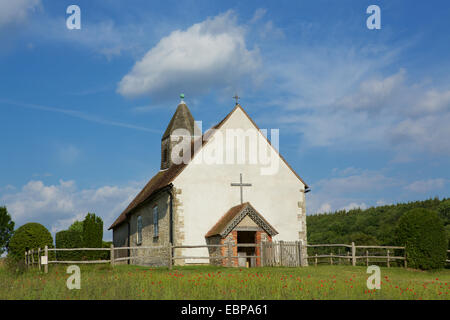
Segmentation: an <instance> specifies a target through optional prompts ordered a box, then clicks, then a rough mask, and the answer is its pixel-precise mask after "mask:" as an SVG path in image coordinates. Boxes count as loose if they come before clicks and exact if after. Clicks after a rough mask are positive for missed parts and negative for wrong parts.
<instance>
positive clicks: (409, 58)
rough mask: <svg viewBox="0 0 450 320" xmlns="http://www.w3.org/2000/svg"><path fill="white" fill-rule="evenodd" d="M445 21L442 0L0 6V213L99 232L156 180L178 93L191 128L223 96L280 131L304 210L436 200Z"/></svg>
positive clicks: (449, 92) (213, 111)
mask: <svg viewBox="0 0 450 320" xmlns="http://www.w3.org/2000/svg"><path fill="white" fill-rule="evenodd" d="M71 4H76V5H78V6H79V7H80V8H81V30H69V29H67V28H66V19H67V17H68V16H69V15H68V14H66V8H67V7H68V6H69V5H71ZM371 4H376V5H378V6H379V7H380V8H381V29H380V30H369V29H368V28H367V27H366V19H367V18H368V17H369V14H367V13H366V8H367V7H368V6H369V5H371ZM449 18H450V4H449V3H448V1H433V3H432V5H431V4H428V3H426V2H414V3H412V2H410V1H359V0H358V1H356V0H355V1H344V0H342V1H220V2H219V1H179V0H178V1H164V2H160V1H158V2H157V1H133V2H132V4H130V2H126V1H75V2H74V1H45V0H20V1H8V0H0V123H1V130H0V150H1V156H0V205H6V206H7V207H8V210H9V212H10V213H11V214H12V216H13V219H14V220H15V221H16V223H17V225H18V226H20V225H21V224H23V223H26V222H30V221H35V222H40V223H42V224H44V225H45V226H47V227H48V228H49V230H51V231H52V233H54V232H56V231H58V230H62V229H64V228H66V227H67V226H68V225H70V223H71V222H72V221H73V220H74V219H82V218H83V217H84V215H85V214H86V213H87V212H88V211H89V212H95V213H96V214H98V215H100V216H101V217H102V218H103V220H104V223H105V228H107V227H108V226H109V225H110V224H111V223H112V222H113V220H114V218H115V217H116V216H117V215H118V214H119V213H120V212H121V211H122V210H123V209H124V208H125V207H126V205H127V204H128V202H129V201H130V200H131V199H132V198H133V197H134V196H135V195H136V193H137V192H138V191H139V190H140V188H142V187H143V186H144V184H145V183H146V182H147V181H148V179H150V178H151V177H152V176H153V174H154V173H155V172H156V171H157V170H158V169H159V163H160V158H159V157H160V139H161V135H162V133H163V131H164V129H165V127H166V125H167V124H168V122H169V120H170V117H171V115H172V114H173V112H174V110H175V108H176V106H177V104H178V102H179V98H178V96H179V94H180V93H181V92H183V93H185V95H186V99H185V100H186V103H187V104H188V106H189V108H190V109H191V111H192V113H193V115H194V118H195V119H196V120H201V121H203V127H204V128H206V127H210V126H211V125H213V124H215V123H216V122H218V121H219V120H221V119H222V118H223V117H224V116H225V115H226V114H227V113H228V112H229V111H230V110H231V109H232V108H233V106H234V101H233V99H232V98H231V97H232V96H233V95H234V93H235V92H238V93H239V95H240V96H241V97H242V98H241V104H242V106H243V107H244V109H245V110H246V111H247V112H248V113H249V114H250V116H251V117H252V118H253V119H254V120H255V121H256V123H257V124H258V125H259V126H260V127H261V128H267V129H272V128H279V129H280V152H281V153H282V154H283V155H284V157H285V158H286V159H287V161H288V162H289V163H290V164H291V166H292V167H293V168H294V169H295V170H296V171H297V172H298V173H299V174H300V176H301V177H302V178H303V179H304V180H305V181H306V182H307V183H308V184H309V185H310V186H311V189H312V192H310V193H308V195H307V212H308V214H313V213H316V212H325V211H330V210H336V209H341V208H347V209H348V208H353V207H358V206H360V207H363V208H365V207H370V206H375V205H381V204H390V203H397V202H403V201H412V200H421V199H427V198H430V197H435V196H438V197H441V198H442V197H448V196H449V191H450V175H449V172H450V170H449V165H450V160H449V159H450V158H449V156H450V126H449V123H450V73H449V70H450V59H449V58H448V52H450V32H449V31H450V19H449ZM110 238H111V233H110V232H107V233H105V239H110Z"/></svg>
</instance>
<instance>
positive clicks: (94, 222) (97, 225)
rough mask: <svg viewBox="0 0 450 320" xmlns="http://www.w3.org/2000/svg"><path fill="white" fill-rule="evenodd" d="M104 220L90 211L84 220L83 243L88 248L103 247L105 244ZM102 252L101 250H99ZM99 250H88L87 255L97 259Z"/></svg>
mask: <svg viewBox="0 0 450 320" xmlns="http://www.w3.org/2000/svg"><path fill="white" fill-rule="evenodd" d="M102 240H103V220H102V219H101V218H100V217H97V216H96V215H95V214H94V213H88V214H87V215H86V217H85V218H84V220H83V243H84V246H85V247H86V248H101V247H102V245H103V242H102ZM99 252H100V251H99ZM99 252H96V251H91V252H87V253H86V256H88V257H90V258H92V259H95V257H98V256H99V254H98V253H99Z"/></svg>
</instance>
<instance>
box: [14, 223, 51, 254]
mask: <svg viewBox="0 0 450 320" xmlns="http://www.w3.org/2000/svg"><path fill="white" fill-rule="evenodd" d="M52 245H53V238H52V235H51V234H50V232H49V231H48V230H47V229H46V228H45V227H44V226H43V225H42V224H39V223H35V222H30V223H27V224H24V225H23V226H21V227H20V228H19V229H17V230H16V231H15V232H14V234H13V236H12V237H11V240H10V241H9V250H8V256H9V257H11V258H12V259H14V260H16V261H19V260H24V259H25V251H26V250H30V249H37V248H44V247H45V246H49V247H52Z"/></svg>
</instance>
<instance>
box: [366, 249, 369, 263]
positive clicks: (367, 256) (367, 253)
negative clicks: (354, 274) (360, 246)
mask: <svg viewBox="0 0 450 320" xmlns="http://www.w3.org/2000/svg"><path fill="white" fill-rule="evenodd" d="M366 266H369V250H366Z"/></svg>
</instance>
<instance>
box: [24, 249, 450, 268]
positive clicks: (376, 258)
mask: <svg viewBox="0 0 450 320" xmlns="http://www.w3.org/2000/svg"><path fill="white" fill-rule="evenodd" d="M239 247H253V248H255V252H257V251H259V255H256V254H255V255H237V256H235V255H233V252H234V250H233V248H236V251H237V248H239ZM194 248H207V249H208V251H209V255H208V256H177V255H175V254H174V252H175V251H174V249H194ZM221 248H226V251H225V254H224V255H222V254H220V253H221ZM256 249H259V250H256ZM317 249H320V251H321V252H320V254H318V253H317V252H316V253H314V254H309V252H308V251H311V250H313V251H314V250H317ZM124 250H126V253H125V255H123V254H118V253H119V252H123V251H124ZM142 250H147V252H148V251H150V252H151V253H150V254H148V253H147V254H146V253H144V254H139V253H138V252H139V251H142ZM374 250H375V251H376V252H375V253H374ZM49 251H50V253H53V254H52V258H54V260H49ZM58 251H109V259H108V260H81V261H64V260H57V259H56V252H58ZM325 251H328V253H325ZM336 251H337V253H336ZM342 251H343V252H342ZM402 251H403V254H402V255H398V254H399V252H402ZM156 252H157V253H156ZM358 252H359V253H360V254H359V255H358V254H357V253H358ZM380 252H383V253H382V254H380ZM404 252H405V247H399V246H356V245H355V243H353V242H352V244H351V245H348V244H314V245H306V246H304V245H303V244H302V243H301V242H300V241H291V242H287V241H279V242H262V243H260V244H234V243H232V242H228V243H226V244H215V245H212V244H209V245H182V246H179V245H172V244H170V243H169V244H168V245H166V246H149V247H145V246H138V247H117V248H115V247H114V246H113V245H111V247H110V248H51V249H49V248H48V247H47V246H46V247H45V248H44V249H40V248H38V249H37V250H34V249H33V250H29V251H27V252H25V264H26V265H27V266H28V267H32V266H38V268H39V270H41V269H42V268H43V269H44V272H45V273H47V272H48V265H49V264H89V263H109V264H111V266H114V265H115V264H116V263H118V262H123V261H127V262H128V261H129V263H131V264H142V263H143V262H144V261H145V263H149V261H150V263H153V264H154V265H159V266H168V267H169V268H172V266H173V265H174V261H176V260H179V259H192V260H197V259H201V260H208V261H209V263H210V264H220V265H225V266H228V267H231V266H234V265H236V260H237V259H259V264H258V265H259V266H267V267H275V266H285V267H300V266H306V265H307V264H309V265H314V266H317V265H318V264H322V263H326V264H331V265H334V264H348V265H350V264H351V265H352V266H356V265H361V264H363V265H364V264H365V265H367V266H368V265H369V263H372V264H373V263H380V262H381V263H385V264H386V265H387V267H391V264H393V263H396V264H397V265H398V263H401V265H402V266H404V267H405V268H406V267H407V259H406V255H405V253H404ZM447 253H450V250H448V251H447ZM396 254H397V255H396ZM149 259H150V260H149ZM223 260H225V262H224V263H222V261H223ZM233 261H234V263H233ZM254 261H256V260H254ZM446 262H447V263H450V260H446ZM253 265H256V264H253ZM247 266H248V265H247Z"/></svg>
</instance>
